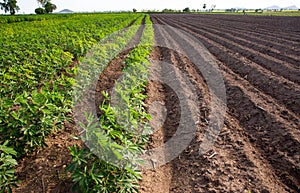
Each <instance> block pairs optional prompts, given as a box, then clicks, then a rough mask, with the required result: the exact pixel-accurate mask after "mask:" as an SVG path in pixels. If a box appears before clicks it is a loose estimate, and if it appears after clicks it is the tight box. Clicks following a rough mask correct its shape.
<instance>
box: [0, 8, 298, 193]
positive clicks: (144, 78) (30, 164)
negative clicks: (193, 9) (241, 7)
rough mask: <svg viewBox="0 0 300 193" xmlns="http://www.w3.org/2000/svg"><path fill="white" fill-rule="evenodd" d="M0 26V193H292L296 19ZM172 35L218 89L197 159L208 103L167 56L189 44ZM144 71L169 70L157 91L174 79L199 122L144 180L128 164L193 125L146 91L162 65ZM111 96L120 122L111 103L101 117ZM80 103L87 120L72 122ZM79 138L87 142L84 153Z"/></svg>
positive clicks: (167, 94) (54, 21) (99, 18)
mask: <svg viewBox="0 0 300 193" xmlns="http://www.w3.org/2000/svg"><path fill="white" fill-rule="evenodd" d="M3 18H5V19H3V20H0V23H1V25H0V31H1V33H3V34H6V35H5V36H1V37H0V43H1V49H0V74H1V77H0V81H1V82H0V85H1V96H0V99H1V107H0V111H1V112H0V118H1V120H0V152H1V154H2V155H1V160H0V183H1V184H0V192H1V191H3V190H4V191H3V192H8V191H9V190H10V189H11V190H12V192H16V193H19V192H20V193H21V192H22V193H23V192H43V193H44V192H47V193H48V192H55V193H57V192H61V193H65V192H70V193H71V192H78V193H79V192H108V193H109V192H141V193H149V192H151V193H152V192H155V193H166V192H174V193H182V192H184V193H189V192H191V193H192V192H245V193H256V192H257V193H267V192H270V193H273V192H274V193H277V192H280V193H281V192H295V193H296V192H299V191H300V177H299V176H300V131H299V129H300V30H299V29H300V17H280V16H276V17H273V16H271V17H270V16H249V15H248V16H243V15H227V14H226V15H219V14H150V15H149V14H143V13H134V14H133V13H119V14H72V15H46V16H38V17H35V16H28V17H27V16H22V17H18V16H15V17H4V16H3ZM0 19H1V17H0ZM161 26H171V27H161ZM176 29H177V30H181V31H182V32H185V33H186V34H188V35H189V36H192V37H194V38H196V39H197V40H198V41H199V42H201V44H202V47H203V48H201V49H203V50H204V49H205V50H206V51H207V54H208V53H209V55H211V56H210V57H212V58H213V59H214V61H215V62H216V65H217V67H218V69H219V71H220V74H221V76H222V79H223V81H224V88H225V90H224V93H223V94H225V95H226V112H225V117H224V126H222V128H221V131H220V133H218V135H217V136H216V141H215V142H214V144H213V145H212V147H211V149H210V150H209V151H207V152H205V153H203V154H199V149H200V148H201V144H202V143H203V141H204V139H203V136H205V135H206V133H205V132H206V129H207V126H208V125H209V123H210V121H211V120H210V118H209V117H210V114H212V111H213V110H212V106H210V105H209V103H210V101H211V100H212V99H211V95H212V94H211V90H210V89H209V88H208V87H209V86H208V84H209V81H207V80H206V79H205V77H206V76H205V75H204V74H202V73H201V72H200V70H199V69H198V68H197V66H196V64H195V63H193V61H194V60H192V59H191V58H189V57H188V54H187V53H185V52H178V51H177V50H178V49H176V48H183V49H184V48H186V47H193V42H191V41H190V40H189V39H186V38H185V37H184V36H182V34H181V35H180V33H178V31H176ZM114 32H117V33H116V34H114V35H113V36H111V37H110V36H109V35H110V34H113V33H114ZM174 34H177V35H176V38H174ZM99 42H100V43H99ZM159 45H167V46H166V47H163V46H159ZM169 48H171V49H169ZM179 50H180V49H179ZM184 51H186V52H189V50H187V49H184ZM198 51H201V50H198ZM205 53H206V52H205ZM185 54H187V55H185ZM195 58H197V57H195ZM155 61H156V62H157V61H161V62H165V63H168V64H171V66H172V67H174V69H175V68H176V69H178V70H179V71H177V70H174V74H175V75H174V76H173V77H171V78H170V79H171V80H169V82H173V83H175V84H176V83H177V82H178V84H181V85H184V83H183V79H182V78H178V77H181V76H179V75H178V74H183V75H184V76H185V77H187V79H188V81H190V82H191V83H192V86H193V87H194V88H195V89H196V90H194V91H193V92H194V93H192V92H189V91H188V92H186V93H184V94H183V95H184V96H185V97H186V98H187V99H186V100H187V101H189V100H192V99H193V100H195V101H197V103H184V105H187V106H188V105H192V106H193V107H194V109H196V112H198V113H197V114H196V117H195V118H196V120H197V122H196V123H195V124H196V125H197V126H196V130H195V133H194V135H193V138H192V139H191V142H190V143H189V145H187V146H186V147H185V149H184V150H183V151H182V152H180V154H179V155H177V156H176V158H175V159H172V160H171V161H170V162H168V163H166V164H163V165H161V166H158V167H156V166H155V163H156V162H155V161H157V160H155V159H154V158H153V159H151V160H150V163H151V164H152V165H153V168H150V169H149V168H147V169H146V168H144V169H143V168H142V169H140V168H139V167H137V165H139V162H140V160H139V158H138V156H137V155H139V154H140V153H141V152H144V151H145V150H146V151H147V150H149V149H151V148H155V147H159V146H161V145H162V144H164V143H166V142H167V141H168V140H170V139H171V138H173V137H174V136H175V137H176V135H177V134H176V133H177V129H178V127H179V126H180V125H181V124H189V123H190V122H193V120H192V119H186V120H183V123H180V122H181V121H182V120H181V116H182V114H183V112H184V110H185V106H182V105H183V104H182V101H181V100H182V97H181V96H176V94H178V93H177V92H176V90H174V88H171V87H170V86H168V85H166V84H163V83H162V82H159V81H157V79H159V76H162V77H163V76H166V77H168V72H169V71H168V72H167V73H166V74H163V71H164V70H163V69H164V67H163V66H164V65H163V64H162V63H159V64H157V63H156V62H155ZM157 65H158V66H157ZM205 65H206V64H203V66H205ZM151 67H153V68H154V69H153V68H151ZM168 70H170V69H168ZM159 74H160V75H159ZM170 74H171V73H170ZM177 75H178V77H177ZM149 77H150V78H149ZM151 78H154V79H155V80H152V79H151ZM80 81H82V82H80ZM166 81H168V80H166ZM212 81H214V79H213V80H212ZM116 82H118V83H116ZM89 84H91V85H89ZM90 86H91V88H92V89H93V88H94V90H93V91H91V90H89V87H90ZM113 89H116V90H113ZM77 92H78V93H77ZM114 92H116V93H117V95H116V96H121V99H122V100H124V101H126V103H125V107H126V108H127V109H129V113H128V117H127V114H126V113H127V112H125V113H124V112H123V111H122V108H123V107H124V106H122V105H123V104H121V105H119V108H118V107H112V105H113V102H115V101H113V100H114V98H113V97H114V95H113V94H114ZM216 92H217V91H216ZM220 92H221V91H220ZM74 93H76V94H78V95H76V96H75V97H76V98H74ZM192 94H196V95H195V98H192V97H191V96H192ZM78 101H79V102H78ZM112 101H113V102H112ZM152 103H153V104H154V106H153V105H152V106H151V104H152ZM91 104H92V105H94V106H95V107H96V110H95V114H96V116H95V117H96V119H95V117H93V116H91V114H86V115H84V112H89V110H90V109H89V107H90V106H91ZM158 104H160V105H161V104H163V105H164V107H165V109H166V115H167V116H166V117H165V120H164V119H163V117H158V118H160V119H162V120H164V121H163V124H162V125H160V124H158V123H157V122H155V121H156V118H157V117H156V115H157V114H158V116H160V113H161V112H159V111H161V110H162V109H160V106H159V105H158ZM194 104H195V105H194ZM153 112H154V113H153ZM78 114H79V115H78ZM120 114H121V116H120ZM83 115H84V116H85V117H83ZM118 115H119V116H120V117H118ZM82 117H83V119H85V120H83V121H81V120H80V119H81V118H82ZM151 117H152V118H151ZM190 117H193V118H194V114H193V115H192V114H191V115H190ZM153 119H154V122H153ZM78 121H79V122H80V124H78ZM95 122H97V123H98V124H99V125H100V127H101V128H104V130H105V132H104V133H103V132H99V130H97V129H98V128H97V126H98V125H96V126H95V124H94V123H95ZM148 122H150V126H151V128H150V127H149V125H148ZM193 124H194V123H193ZM78 125H80V130H78ZM128 128H130V129H133V132H132V130H128ZM151 129H152V130H151ZM140 130H142V132H141V133H142V134H140V135H137V134H136V133H137V132H138V131H139V132H140ZM150 130H151V131H150ZM106 137H108V138H111V139H113V140H114V141H117V143H110V141H109V140H106ZM79 139H82V140H86V141H88V139H94V141H93V140H91V141H88V142H89V143H86V144H89V145H90V146H91V147H89V148H87V147H86V146H85V145H84V144H83V142H82V140H79ZM95 139H96V140H95ZM95 141H96V145H99V146H100V147H101V148H103V147H104V148H103V149H105V148H108V149H109V148H111V149H112V150H113V151H112V154H113V156H112V157H114V158H115V159H116V160H115V161H116V162H117V163H119V164H120V163H121V164H122V165H125V167H124V168H123V167H117V166H115V165H114V164H110V162H106V160H105V159H101V158H103V157H105V156H106V155H105V153H107V152H106V151H105V150H103V149H101V148H98V149H97V148H94V147H93V145H95V144H94V142H95ZM98 143H99V144H98ZM107 144H108V145H107ZM123 145H124V146H123ZM179 145H180V144H179ZM93 148H94V149H93ZM172 148H173V147H171V149H172ZM174 149H176V147H174ZM95 152H96V153H98V154H97V155H95ZM103 154H104V156H103V157H101V156H102V155H103ZM167 154H168V150H167V149H166V153H165V156H166V157H167ZM126 156H128V157H126ZM151 167H152V166H151ZM17 180H20V181H17ZM5 183H6V184H5ZM14 185H18V187H14ZM72 187H73V190H72Z"/></svg>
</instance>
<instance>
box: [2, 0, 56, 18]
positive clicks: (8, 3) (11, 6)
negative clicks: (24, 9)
mask: <svg viewBox="0 0 300 193" xmlns="http://www.w3.org/2000/svg"><path fill="white" fill-rule="evenodd" d="M37 1H38V3H39V5H40V7H38V8H36V9H35V13H36V14H45V13H52V12H53V11H54V10H56V8H57V7H56V5H55V4H53V3H51V0H37ZM0 8H1V10H3V11H4V12H5V13H8V12H9V13H10V14H11V15H15V14H16V12H18V11H19V10H20V8H19V6H18V5H17V0H3V2H2V3H0Z"/></svg>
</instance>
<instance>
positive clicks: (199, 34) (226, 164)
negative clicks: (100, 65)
mask: <svg viewBox="0 0 300 193" xmlns="http://www.w3.org/2000/svg"><path fill="white" fill-rule="evenodd" d="M151 19H152V22H153V23H154V24H161V25H170V26H172V27H174V28H177V29H181V30H184V31H185V32H188V33H189V34H191V35H193V36H195V37H196V38H197V39H198V40H199V41H201V42H202V44H203V45H204V46H205V47H206V48H207V49H208V50H209V51H210V52H211V53H212V54H213V55H214V57H215V58H216V59H217V63H218V66H219V69H220V70H221V72H222V75H223V78H224V82H225V86H226V96H227V112H226V117H225V124H224V128H223V129H222V131H221V133H220V135H219V137H218V139H217V141H216V143H215V145H214V147H213V149H212V150H211V151H210V152H207V153H206V154H205V155H199V147H200V144H201V142H202V136H203V133H204V130H203V128H204V127H205V125H206V123H205V121H204V120H205V116H206V112H208V111H209V109H207V108H206V106H205V105H206V100H207V99H206V97H207V96H209V93H207V92H208V91H207V89H206V88H205V82H204V81H203V77H202V75H201V73H200V72H199V71H197V69H196V68H195V66H194V65H193V63H192V62H191V61H189V59H188V58H186V57H185V56H183V55H181V54H179V53H177V52H176V51H174V50H172V49H167V48H162V47H156V48H155V49H154V50H153V52H152V55H151V58H152V59H155V60H161V61H165V62H168V63H172V64H173V65H174V66H176V67H178V68H179V69H180V70H182V73H185V74H187V75H188V77H189V78H190V79H191V82H193V84H194V85H195V86H196V87H197V88H198V89H199V94H198V98H199V100H200V101H202V102H201V106H200V107H199V108H200V111H201V113H200V114H201V117H200V120H202V122H201V123H200V126H199V128H198V131H197V133H196V137H195V138H194V139H193V141H192V143H191V144H190V146H189V147H187V148H186V150H185V151H184V152H182V153H181V154H180V156H178V157H177V158H176V159H175V160H173V161H171V162H170V163H168V164H167V165H164V166H161V167H158V168H156V169H153V170H146V171H144V172H143V180H142V181H141V188H140V192H143V193H150V192H155V193H160V192H161V193H165V192H176V193H183V192H184V193H190V192H234V193H235V192H247V193H248V192H251V193H255V192H257V193H258V192H261V193H267V192H274V193H275V192H276V193H277V192H280V193H283V192H295V193H296V192H300V117H299V116H300V17H257V16H234V15H192V14H186V15H184V14H173V15H171V14H153V15H151ZM168 33H170V32H168V31H162V30H159V29H157V28H156V29H155V36H156V40H157V41H158V37H159V36H161V34H164V36H165V37H167V36H168ZM159 41H162V40H161V39H160V40H159ZM165 41H168V42H167V44H169V45H172V46H174V47H176V45H177V46H178V45H180V43H181V42H180V41H184V40H180V39H174V40H170V39H166V40H165ZM172 92H173V91H172V90H170V88H168V87H166V86H164V85H160V84H158V83H156V82H150V84H149V88H148V96H149V99H148V100H149V101H152V100H155V99H156V100H157V99H159V100H162V101H164V103H165V104H166V106H167V111H168V117H172V118H167V120H166V121H165V123H164V125H163V126H162V128H161V131H159V132H157V133H156V134H154V135H153V136H152V140H151V144H150V146H154V147H155V146H158V145H159V144H161V143H163V142H165V141H167V140H168V139H169V138H170V137H171V136H172V133H174V131H175V130H176V127H174V125H175V126H176V124H178V113H180V109H179V107H178V105H176V100H177V99H176V97H175V98H174V97H173V98H172V96H173V95H174V93H172ZM174 101H175V102H174ZM170 106H171V107H170ZM201 128H202V129H201ZM162 135H163V136H162Z"/></svg>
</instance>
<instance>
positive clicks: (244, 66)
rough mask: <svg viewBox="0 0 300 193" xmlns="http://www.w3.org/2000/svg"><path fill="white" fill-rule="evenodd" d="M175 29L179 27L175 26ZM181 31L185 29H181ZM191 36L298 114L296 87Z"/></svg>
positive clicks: (235, 55)
mask: <svg viewBox="0 0 300 193" xmlns="http://www.w3.org/2000/svg"><path fill="white" fill-rule="evenodd" d="M170 25H171V24H170ZM172 25H175V24H174V22H172ZM177 27H179V26H178V25H177ZM183 30H187V29H186V28H183ZM188 32H190V31H188ZM190 33H192V32H190ZM193 34H194V35H196V36H197V37H199V38H201V41H202V42H203V44H204V45H205V46H206V47H207V48H208V50H210V51H211V52H212V54H214V55H215V56H216V57H217V58H218V59H219V60H220V61H222V62H223V63H225V64H226V65H227V66H228V67H229V68H231V69H232V70H233V71H234V72H235V73H237V74H239V75H240V76H241V77H243V78H244V79H247V80H248V81H249V83H251V84H252V85H254V86H256V87H258V88H259V89H260V90H261V91H262V92H264V93H266V94H268V95H270V96H272V97H274V98H276V99H277V101H278V102H279V103H280V104H282V105H284V106H286V107H287V108H288V109H291V110H292V111H293V112H294V113H296V114H299V111H298V110H299V108H300V104H299V100H298V99H299V97H300V93H299V92H300V89H299V86H298V85H294V84H293V83H291V82H289V81H286V80H284V79H280V78H278V77H277V76H276V75H273V74H272V73H269V72H268V71H266V70H264V69H262V68H259V66H257V65H256V64H255V63H253V62H250V61H247V60H246V59H245V58H243V57H241V56H239V55H238V54H236V53H232V54H230V53H229V52H228V50H227V49H226V48H223V49H221V48H222V47H223V46H222V45H220V44H217V43H215V42H213V41H211V40H209V39H207V38H206V37H204V36H199V34H196V33H193Z"/></svg>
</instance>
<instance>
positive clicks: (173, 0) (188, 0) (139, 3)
mask: <svg viewBox="0 0 300 193" xmlns="http://www.w3.org/2000/svg"><path fill="white" fill-rule="evenodd" d="M17 1H18V5H19V7H20V11H19V13H21V14H23V13H26V14H27V13H34V10H35V8H37V7H39V4H38V3H37V1H36V0H17ZM51 2H52V3H54V4H55V5H56V6H57V10H56V11H57V12H58V11H61V10H63V9H70V10H72V11H76V12H93V11H120V10H132V9H133V8H136V9H137V10H138V11H141V10H143V9H144V10H162V9H164V8H168V9H178V10H182V9H184V8H185V7H189V8H190V9H201V8H202V6H203V4H204V3H206V4H207V8H210V7H211V5H216V9H226V8H235V7H239V8H248V9H250V8H255V9H256V8H266V7H269V6H273V5H278V6H279V7H287V6H291V5H296V6H297V7H298V8H300V0H51ZM0 13H2V12H0Z"/></svg>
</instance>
